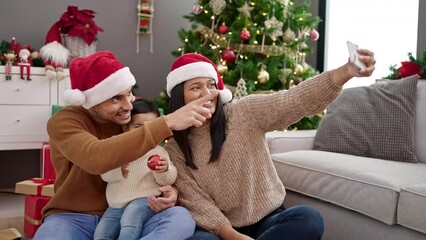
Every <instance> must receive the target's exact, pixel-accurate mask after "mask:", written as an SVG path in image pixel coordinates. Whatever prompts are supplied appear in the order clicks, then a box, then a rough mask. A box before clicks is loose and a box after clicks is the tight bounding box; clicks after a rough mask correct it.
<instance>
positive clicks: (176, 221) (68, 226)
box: [33, 207, 195, 240]
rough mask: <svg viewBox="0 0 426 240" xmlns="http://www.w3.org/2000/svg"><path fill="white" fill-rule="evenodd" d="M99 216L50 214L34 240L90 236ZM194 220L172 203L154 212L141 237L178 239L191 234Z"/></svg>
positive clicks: (81, 239)
mask: <svg viewBox="0 0 426 240" xmlns="http://www.w3.org/2000/svg"><path fill="white" fill-rule="evenodd" d="M99 220H100V217H98V216H96V215H89V214H80V213H58V214H52V215H50V216H48V217H46V218H45V219H44V222H43V224H42V225H41V226H40V228H39V229H38V231H37V232H36V234H35V236H34V238H33V240H54V239H55V240H56V239H57V240H75V239H78V240H92V239H93V234H94V232H95V228H96V225H97V224H98V222H99ZM194 229H195V221H194V219H193V218H192V216H191V214H190V213H189V212H188V210H186V209H185V208H183V207H172V208H168V209H166V210H164V211H162V212H159V213H157V214H155V215H154V216H153V217H152V218H150V219H149V220H148V221H147V222H146V224H145V225H144V227H143V229H142V234H141V238H140V239H143V240H149V239H153V240H154V239H164V240H169V239H170V240H175V239H176V240H178V239H182V240H183V239H187V238H189V237H190V236H192V235H193V233H194Z"/></svg>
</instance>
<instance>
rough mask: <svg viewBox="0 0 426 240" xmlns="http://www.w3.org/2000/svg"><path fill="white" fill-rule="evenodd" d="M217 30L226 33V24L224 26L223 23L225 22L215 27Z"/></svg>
mask: <svg viewBox="0 0 426 240" xmlns="http://www.w3.org/2000/svg"><path fill="white" fill-rule="evenodd" d="M217 31H218V32H219V33H220V34H222V35H223V34H226V33H227V32H228V26H226V25H225V23H222V25H220V26H219V27H218V28H217Z"/></svg>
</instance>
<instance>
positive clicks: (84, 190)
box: [43, 107, 171, 216]
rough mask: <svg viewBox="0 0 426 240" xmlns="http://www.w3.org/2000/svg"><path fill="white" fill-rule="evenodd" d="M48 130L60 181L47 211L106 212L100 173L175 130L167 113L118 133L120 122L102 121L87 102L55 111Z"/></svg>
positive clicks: (116, 165) (150, 147) (141, 153)
mask: <svg viewBox="0 0 426 240" xmlns="http://www.w3.org/2000/svg"><path fill="white" fill-rule="evenodd" d="M47 132H48V134H49V144H50V147H51V157H52V163H53V166H54V168H55V171H56V182H55V186H54V187H55V195H54V196H53V198H52V199H51V200H50V201H49V203H48V204H47V205H46V206H45V207H44V208H43V215H44V216H47V215H50V214H53V213H67V212H73V213H86V214H96V215H102V214H103V212H104V211H105V209H106V208H107V201H106V198H105V188H106V183H105V182H104V181H103V180H102V178H101V176H100V174H103V173H105V172H107V171H109V170H112V169H114V168H117V167H120V166H123V165H124V164H126V163H129V162H131V161H133V160H135V159H137V158H139V157H141V156H143V155H144V154H146V153H147V152H148V151H149V150H151V149H153V148H154V147H156V146H157V145H158V144H159V143H160V142H161V141H162V140H163V139H164V138H167V137H169V136H170V135H171V132H170V130H169V129H168V127H167V124H166V121H165V120H164V117H160V118H157V119H155V120H152V121H149V122H146V123H145V124H144V125H143V126H142V127H140V128H137V129H135V130H132V131H129V132H126V133H123V134H120V133H122V130H121V126H119V125H116V124H112V123H104V124H99V123H97V122H96V121H95V120H94V119H93V118H92V117H91V115H90V114H89V112H88V111H87V110H86V109H84V108H83V107H65V108H64V109H62V110H61V111H59V112H58V113H56V114H55V115H54V116H53V117H51V118H50V120H49V122H48V123H47Z"/></svg>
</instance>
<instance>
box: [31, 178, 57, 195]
mask: <svg viewBox="0 0 426 240" xmlns="http://www.w3.org/2000/svg"><path fill="white" fill-rule="evenodd" d="M31 181H33V183H39V185H37V195H41V190H42V189H43V186H46V185H49V184H53V183H55V180H54V179H50V178H48V179H46V178H33V179H31Z"/></svg>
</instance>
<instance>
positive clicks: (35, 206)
mask: <svg viewBox="0 0 426 240" xmlns="http://www.w3.org/2000/svg"><path fill="white" fill-rule="evenodd" d="M49 200H50V197H45V196H34V195H25V217H24V234H25V236H26V237H27V238H32V237H34V235H35V233H36V231H37V229H38V228H39V227H40V225H41V223H42V215H41V210H42V209H43V207H44V206H45V205H46V204H47V202H49Z"/></svg>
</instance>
